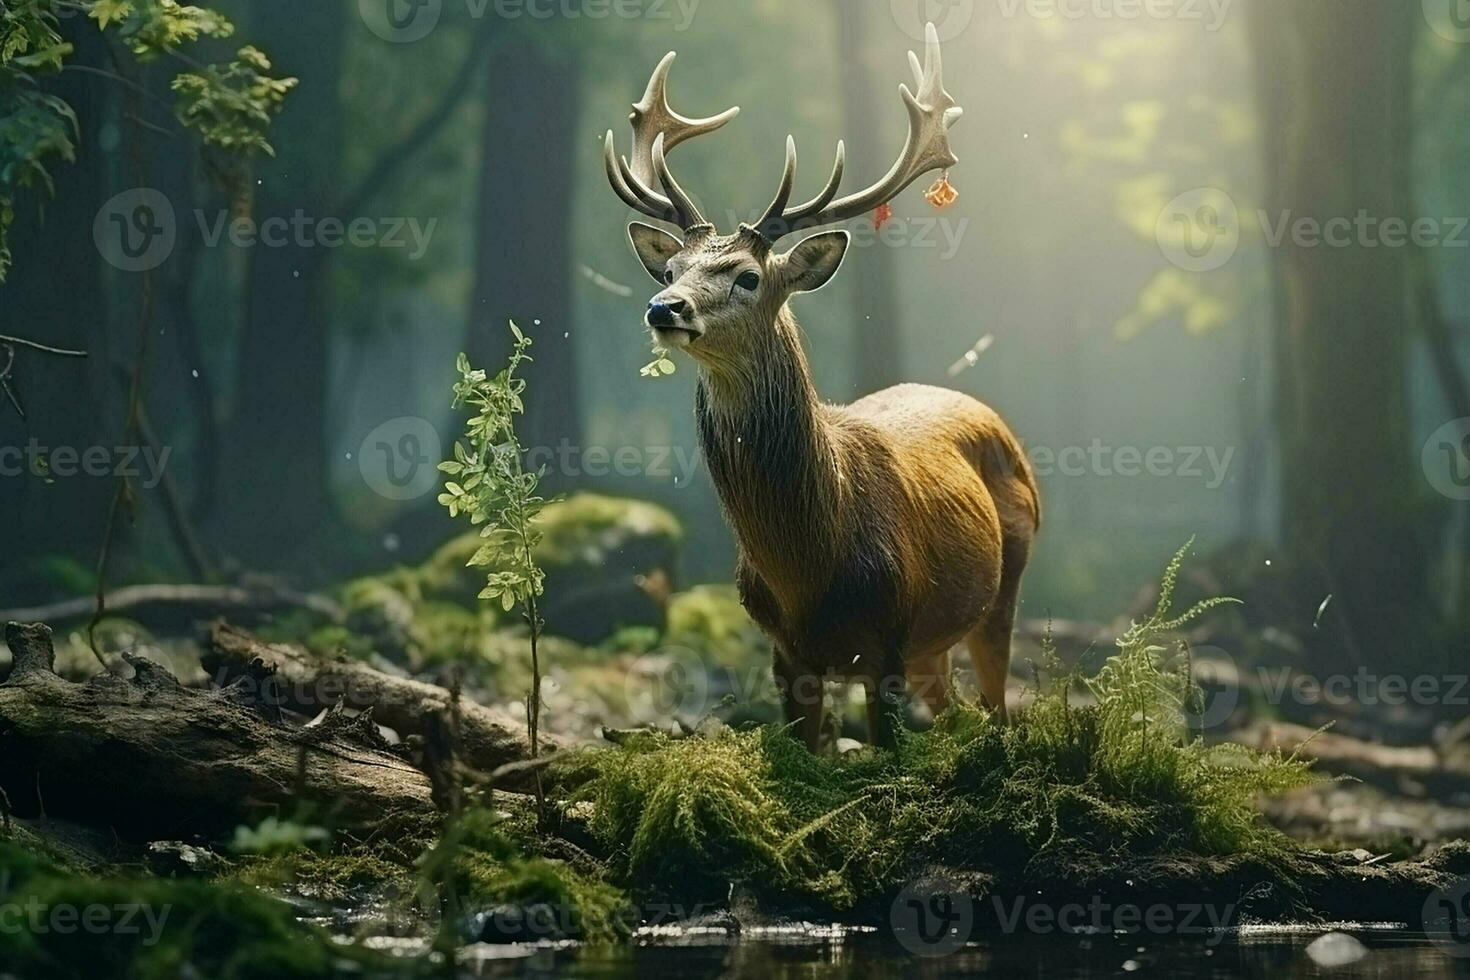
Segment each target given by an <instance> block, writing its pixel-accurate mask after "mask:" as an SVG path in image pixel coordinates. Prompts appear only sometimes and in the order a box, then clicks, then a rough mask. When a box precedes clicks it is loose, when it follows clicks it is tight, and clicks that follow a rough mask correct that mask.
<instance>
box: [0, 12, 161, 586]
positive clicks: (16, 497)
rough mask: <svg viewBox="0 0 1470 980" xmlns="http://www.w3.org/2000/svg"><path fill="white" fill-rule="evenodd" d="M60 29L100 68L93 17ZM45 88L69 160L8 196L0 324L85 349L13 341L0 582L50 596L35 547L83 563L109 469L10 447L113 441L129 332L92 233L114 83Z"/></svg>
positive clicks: (4, 415) (2, 435)
mask: <svg viewBox="0 0 1470 980" xmlns="http://www.w3.org/2000/svg"><path fill="white" fill-rule="evenodd" d="M62 30H63V33H64V35H65V39H66V40H67V41H69V42H70V43H72V44H74V45H75V46H76V55H75V57H74V58H73V59H71V60H73V61H74V63H76V64H79V65H87V66H89V67H93V68H107V69H109V70H110V69H111V65H110V64H109V63H108V59H107V54H106V51H105V49H104V46H103V44H102V40H101V38H100V36H99V35H98V33H97V31H96V29H95V25H94V24H93V23H92V22H90V21H87V20H86V19H85V18H81V17H71V18H65V19H63V20H62ZM46 90H47V91H48V92H51V93H54V94H55V95H58V96H60V97H61V98H62V99H64V100H65V101H66V102H67V103H68V104H69V105H70V106H71V107H72V108H73V109H74V110H75V111H76V114H77V119H78V123H79V126H80V133H79V134H78V139H77V154H76V162H75V163H66V162H55V163H53V165H52V167H51V173H52V175H53V177H54V178H55V182H56V194H55V196H54V198H51V199H47V198H46V197H45V196H44V195H42V194H41V193H40V192H23V193H22V194H20V195H19V196H18V197H17V199H16V202H15V204H16V207H15V212H16V216H15V225H14V227H13V228H12V229H11V236H10V240H11V247H12V250H13V252H14V254H15V265H14V267H13V268H12V269H11V270H10V274H9V277H8V279H7V281H6V282H5V283H4V285H0V333H4V334H9V335H11V336H18V337H24V338H27V339H29V340H34V341H37V342H40V343H45V344H50V345H52V346H56V347H65V348H72V349H85V350H88V351H90V352H91V355H92V356H91V357H90V358H88V359H87V360H77V359H73V358H61V357H51V356H47V355H43V354H40V353H37V352H33V351H25V350H22V351H20V352H19V353H18V356H17V360H16V364H15V370H14V377H15V383H16V386H17V388H18V390H19V392H20V395H21V397H22V399H23V401H24V404H25V408H26V412H27V414H28V416H29V418H27V419H21V418H20V417H19V416H18V415H17V414H16V413H15V411H14V410H13V409H12V408H11V406H10V405H9V403H8V402H6V401H4V400H3V399H0V453H3V454H4V455H3V457H0V465H3V473H0V541H3V543H4V544H3V549H4V558H3V561H0V565H3V566H4V567H3V569H0V589H3V590H4V594H5V597H6V599H7V600H8V601H9V602H29V601H40V600H44V599H47V598H51V597H52V596H51V595H50V594H49V591H48V588H47V586H46V584H45V583H44V582H43V581H42V576H41V575H40V574H39V567H38V565H39V562H40V560H41V559H42V558H44V557H46V556H50V555H65V556H66V557H67V558H70V559H73V560H74V561H75V562H76V566H77V571H78V572H81V571H82V569H83V568H86V569H88V570H89V569H90V567H91V564H92V562H93V560H94V558H95V556H96V554H97V548H98V546H99V545H100V544H101V541H102V525H103V522H104V520H105V518H106V516H107V505H108V500H109V498H110V496H111V494H112V490H113V483H112V481H111V480H110V479H106V478H102V477H98V476H87V475H80V474H79V473H78V474H73V475H70V476H62V475H61V474H59V473H57V474H55V475H53V476H52V477H50V478H49V479H48V477H47V476H46V474H45V473H44V472H41V473H38V472H33V471H32V470H31V465H30V460H29V459H27V458H25V456H24V455H22V456H21V457H17V452H19V453H21V454H26V453H27V450H28V448H29V449H31V450H34V452H32V453H31V454H30V455H32V456H37V455H49V453H50V452H53V451H56V450H58V449H62V448H68V449H72V450H75V451H76V453H77V454H78V455H80V454H82V453H84V452H85V451H86V450H87V449H88V448H89V447H92V446H106V447H112V446H113V445H115V441H116V439H117V434H118V433H120V432H121V426H122V421H123V415H124V413H125V411H126V405H125V404H124V402H125V399H124V398H123V397H122V394H121V392H120V390H119V386H118V385H117V383H116V378H115V376H114V375H113V374H112V371H111V368H110V366H109V357H110V356H116V357H117V358H118V359H119V360H122V359H124V358H126V357H127V355H128V353H130V351H131V346H132V345H131V337H132V336H133V333H134V331H133V329H132V327H131V325H132V323H133V320H134V314H133V312H132V311H133V309H134V307H133V306H131V305H129V304H127V303H125V302H122V301H121V299H120V297H119V298H118V301H116V302H112V301H110V300H112V299H113V297H110V296H109V291H108V288H107V286H108V278H107V273H108V272H110V271H111V270H108V269H107V268H106V267H105V266H104V265H103V262H102V258H101V255H100V254H99V252H98V250H97V246H96V245H95V244H94V243H93V240H92V225H93V219H94V218H95V217H96V216H97V213H98V210H99V209H100V208H101V207H102V205H103V203H104V202H105V201H107V200H108V198H110V197H111V196H112V195H113V194H116V193H118V192H119V191H122V190H124V189H125V188H126V187H127V186H129V185H128V184H126V183H119V182H118V181H115V180H114V178H113V170H114V167H113V163H112V157H111V156H110V155H109V154H108V153H107V152H106V151H104V150H103V148H102V147H101V145H100V140H99V136H100V134H101V133H103V132H104V131H106V130H107V128H108V127H109V125H110V124H112V123H114V122H115V121H116V119H117V111H116V102H115V93H116V89H115V87H114V86H113V84H112V83H111V82H110V81H107V80H105V79H100V78H97V77H95V76H91V75H87V74H84V73H82V72H66V73H64V74H62V75H61V76H60V77H58V78H55V79H51V80H48V82H47V85H46ZM119 180H120V178H119ZM121 275H122V274H118V276H119V277H121ZM110 328H115V329H110ZM0 360H3V355H0ZM32 440H34V443H32Z"/></svg>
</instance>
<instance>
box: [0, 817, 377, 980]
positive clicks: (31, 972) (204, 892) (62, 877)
mask: <svg viewBox="0 0 1470 980" xmlns="http://www.w3.org/2000/svg"><path fill="white" fill-rule="evenodd" d="M0 880H3V881H4V885H5V887H4V890H3V892H0V907H3V908H5V910H6V912H7V914H8V915H9V916H10V918H11V920H12V924H13V922H14V921H15V920H17V919H25V921H27V922H29V921H30V919H29V918H28V917H29V916H31V915H32V912H31V911H30V910H40V911H38V912H35V913H34V914H35V915H38V916H40V918H39V920H37V921H39V922H41V923H42V927H41V928H31V927H29V926H27V927H22V928H21V929H19V930H15V929H9V928H7V929H4V930H0V963H4V964H5V967H6V969H7V970H10V971H14V972H17V973H19V974H20V975H24V976H38V977H39V976H77V977H100V976H117V977H121V976H128V977H139V978H144V980H150V978H158V980H165V978H167V980H173V978H176V977H179V976H186V975H191V974H192V975H198V976H207V977H211V978H218V980H234V978H238V980H247V978H261V980H265V978H272V980H274V978H294V977H303V978H304V977H327V976H334V975H337V974H340V973H347V972H351V973H354V974H356V975H369V976H373V975H387V974H389V973H399V972H402V970H403V965H402V964H392V963H390V962H389V961H387V960H386V959H383V958H382V957H380V956H378V955H376V954H373V953H370V952H367V951H365V950H362V949H359V948H355V947H349V946H341V945H339V944H336V943H333V942H332V941H331V940H330V939H329V938H328V937H327V936H326V934H325V933H322V932H320V931H319V930H316V929H314V928H311V927H308V926H304V925H301V924H299V923H298V922H297V921H296V919H295V916H294V914H293V911H292V909H291V908H290V906H288V905H286V904H285V903H283V902H280V901H277V900H276V899H273V898H270V897H268V896H266V895H264V894H262V893H261V892H259V891H257V890H255V889H253V888H250V887H248V886H246V885H238V884H231V883H210V882H203V881H196V880H168V879H160V878H143V877H139V878H124V877H116V878H96V877H90V876H84V875H72V874H66V873H63V872H61V871H58V870H57V869H55V868H54V867H52V866H51V865H49V864H47V863H46V862H44V861H43V860H41V859H40V858H37V857H35V856H34V855H32V854H30V853H27V852H26V851H23V850H21V849H19V848H17V847H15V846H14V845H11V844H8V843H3V842H0ZM100 909H105V910H106V912H105V913H104V912H102V911H92V912H90V913H89V912H88V910H100ZM128 909H142V910H143V911H137V912H133V913H131V914H130V915H129V918H128V919H127V920H126V922H125V920H124V919H123V915H124V914H127V913H125V912H124V911H119V910H128ZM59 910H71V911H70V912H61V911H59ZM58 912H59V914H60V915H61V916H63V918H53V913H58ZM87 914H91V915H93V916H94V917H97V918H96V919H95V920H94V921H101V917H102V916H103V915H104V914H105V915H106V917H107V918H106V921H108V922H109V923H111V925H112V926H113V928H109V929H107V930H98V929H86V928H80V927H78V926H77V925H75V923H77V922H79V921H85V920H83V919H80V918H78V917H80V916H84V915H87ZM68 915H70V916H71V918H70V919H67V918H65V916H68ZM67 921H71V922H72V923H73V925H72V926H71V927H70V928H68V929H67V930H66V931H62V930H61V929H59V928H57V927H56V925H55V923H58V922H59V923H62V924H63V925H64V924H65V923H66V922H67ZM124 925H126V928H123V926H124Z"/></svg>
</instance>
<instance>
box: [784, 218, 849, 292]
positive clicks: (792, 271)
mask: <svg viewBox="0 0 1470 980" xmlns="http://www.w3.org/2000/svg"><path fill="white" fill-rule="evenodd" d="M851 242H852V236H851V235H849V234H848V233H847V232H845V231H828V232H823V233H822V234H820V235H813V236H812V237H811V238H808V239H806V240H805V241H803V242H798V243H797V244H796V246H795V247H794V248H792V249H791V251H789V252H787V253H786V254H785V255H783V256H782V257H781V266H782V270H783V275H784V277H785V280H786V289H787V291H789V292H793V293H811V292H815V291H817V290H818V289H821V288H822V287H823V286H825V285H827V283H829V282H831V281H832V277H833V276H835V275H837V270H838V269H839V268H840V267H841V266H842V259H843V258H844V257H845V256H846V255H847V246H848V245H849V244H851Z"/></svg>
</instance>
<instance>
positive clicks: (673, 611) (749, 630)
mask: <svg viewBox="0 0 1470 980" xmlns="http://www.w3.org/2000/svg"><path fill="white" fill-rule="evenodd" d="M665 642H666V644H667V645H669V646H678V647H685V648H688V649H690V650H693V651H695V652H696V653H699V654H702V655H704V656H705V657H707V658H708V660H709V662H711V663H713V664H717V665H719V666H721V667H729V668H732V669H741V668H746V667H750V666H753V665H756V664H764V663H766V662H768V661H769V660H770V649H771V644H770V641H769V640H767V639H766V638H765V637H764V636H763V635H762V633H761V631H760V627H758V626H756V625H755V623H754V622H753V621H752V620H751V618H750V616H749V615H748V614H747V613H746V612H745V608H744V607H743V606H742V605H740V596H739V593H738V592H736V590H735V587H734V586H730V585H701V586H697V587H695V588H693V589H690V590H689V591H688V592H681V593H679V594H678V595H676V596H674V597H673V598H672V599H670V600H669V628H668V633H667V635H666V637H665Z"/></svg>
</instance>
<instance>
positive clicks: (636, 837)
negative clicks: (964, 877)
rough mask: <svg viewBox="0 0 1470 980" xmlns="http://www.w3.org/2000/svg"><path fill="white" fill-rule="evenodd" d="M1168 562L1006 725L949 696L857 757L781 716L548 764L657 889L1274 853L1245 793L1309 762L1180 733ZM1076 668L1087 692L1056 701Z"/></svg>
mask: <svg viewBox="0 0 1470 980" xmlns="http://www.w3.org/2000/svg"><path fill="white" fill-rule="evenodd" d="M1181 556H1182V552H1181ZM1179 561H1180V558H1176V560H1175V563H1174V564H1172V565H1171V566H1170V569H1169V572H1168V574H1167V575H1166V579H1165V589H1164V597H1163V600H1162V601H1161V602H1160V605H1159V608H1158V610H1157V612H1156V614H1155V615H1154V616H1153V617H1151V618H1149V619H1148V620H1147V621H1146V622H1144V623H1143V624H1140V625H1139V626H1137V627H1135V628H1134V629H1133V630H1131V631H1130V632H1129V634H1128V635H1127V636H1125V637H1124V638H1123V639H1122V640H1120V650H1119V652H1118V654H1117V655H1116V656H1115V657H1114V658H1113V659H1112V660H1110V661H1109V662H1108V663H1107V664H1106V665H1105V666H1104V668H1103V669H1102V671H1100V672H1099V673H1098V674H1097V675H1096V676H1095V677H1091V678H1087V679H1085V680H1084V679H1081V678H1078V677H1075V676H1073V675H1071V674H1066V673H1063V674H1061V675H1060V676H1058V677H1056V678H1055V679H1054V680H1053V681H1052V682H1051V683H1048V684H1046V685H1045V689H1044V690H1041V691H1038V692H1037V694H1036V698H1035V701H1034V703H1033V704H1032V705H1031V707H1030V708H1029V709H1027V710H1026V711H1025V712H1024V713H1023V714H1022V715H1021V716H1020V717H1019V718H1018V719H1017V720H1016V721H1015V722H1014V723H1013V724H1010V725H1004V724H1000V723H998V722H996V721H995V720H994V719H993V718H992V717H991V716H990V715H989V714H988V713H987V712H985V711H984V710H982V709H980V708H978V707H975V706H971V705H967V704H963V703H961V704H959V705H957V706H956V707H954V708H953V709H951V710H950V711H949V712H947V713H945V714H944V715H943V716H941V717H940V718H939V720H938V722H937V723H936V725H935V726H934V728H933V729H932V730H930V731H928V732H924V733H909V734H906V736H905V737H903V738H902V739H901V741H900V745H899V748H898V751H897V752H891V753H890V752H883V753H879V752H871V753H866V754H863V755H860V756H858V757H856V758H852V759H832V758H823V757H817V756H813V755H811V754H810V753H808V752H807V751H806V749H805V747H804V746H802V745H800V744H799V743H798V742H797V741H796V740H795V739H794V738H793V737H792V736H791V735H790V734H789V733H787V732H786V731H785V730H783V729H780V728H776V727H766V728H761V729H755V730H750V731H744V732H728V733H726V734H723V735H721V736H719V737H715V738H708V739H705V738H695V739H685V740H671V739H668V738H665V737H663V736H657V735H649V736H646V737H640V738H639V739H637V740H635V741H633V742H631V743H628V744H625V745H623V746H620V747H618V748H615V749H599V750H590V751H587V752H584V753H582V754H580V755H577V756H574V757H573V758H571V759H570V760H568V761H567V762H566V763H564V764H563V768H562V772H561V775H562V776H563V777H565V778H566V779H568V780H569V781H570V782H571V783H573V784H576V783H578V782H579V781H580V783H581V789H580V791H579V795H580V797H581V798H583V799H585V800H588V801H590V802H591V803H592V804H593V814H594V815H593V817H592V823H591V830H592V832H593V833H594V834H595V835H596V836H597V837H598V838H599V839H600V841H601V842H602V844H603V845H604V847H605V848H606V850H607V852H608V853H609V854H612V855H614V862H615V863H614V872H615V877H616V878H617V879H618V880H621V881H623V882H625V883H627V884H628V885H629V886H630V887H632V888H634V889H635V890H636V891H640V892H653V893H659V894H664V895H681V896H689V895H696V896H699V897H705V896H716V895H721V894H723V891H724V889H725V888H727V887H728V885H729V883H731V882H738V883H742V884H745V885H747V886H750V887H752V888H754V889H756V890H758V891H761V892H765V893H776V894H789V895H795V896H801V897H804V898H807V899H812V900H817V901H820V902H823V903H826V904H827V905H830V906H831V907H833V908H835V909H839V910H840V909H846V908H850V907H852V906H853V905H855V904H856V903H857V902H858V901H859V900H860V899H862V898H866V897H870V896H874V895H878V894H881V893H883V891H884V890H885V889H889V888H892V887H895V886H897V885H898V884H900V883H901V882H902V881H904V880H906V878H907V877H909V876H911V875H912V874H913V873H914V872H915V871H916V870H917V869H920V868H923V867H925V866H930V865H935V864H939V865H945V866H949V867H953V868H965V869H969V870H974V871H980V872H986V873H991V874H995V875H999V876H1011V877H1012V878H1013V879H1019V878H1022V877H1024V876H1025V874H1026V873H1027V871H1028V869H1030V868H1032V867H1033V866H1041V865H1045V866H1048V867H1051V868H1058V867H1061V868H1065V867H1066V866H1067V865H1068V864H1069V863H1076V862H1087V861H1094V860H1096V859H1098V858H1110V857H1116V858H1123V857H1140V856H1150V855H1152V856H1167V855H1200V856H1227V855H1229V856H1249V857H1253V858H1258V859H1261V860H1265V861H1270V860H1275V859H1278V858H1280V859H1285V858H1287V857H1288V856H1289V855H1290V854H1291V853H1292V851H1293V848H1294V846H1295V845H1293V844H1292V843H1291V842H1290V841H1289V840H1288V839H1287V838H1286V837H1284V836H1283V835H1281V834H1280V833H1278V832H1277V831H1275V830H1273V829H1271V828H1269V827H1268V826H1267V825H1266V824H1265V823H1264V821H1263V820H1262V818H1261V816H1260V813H1259V811H1258V809H1257V807H1256V799H1257V797H1258V796H1259V795H1260V794H1262V793H1272V792H1280V791H1285V790H1287V789H1291V788H1294V787H1298V786H1302V785H1306V784H1309V783H1311V782H1313V781H1314V779H1315V777H1314V776H1313V774H1312V772H1311V770H1310V768H1309V765H1308V764H1307V763H1304V762H1301V761H1298V760H1296V759H1294V758H1286V757H1283V756H1281V755H1279V754H1274V753H1273V754H1262V753H1257V752H1253V751H1250V750H1247V749H1244V748H1241V747H1239V746H1234V745H1222V746H1213V747H1211V746H1206V745H1205V744H1204V743H1203V742H1202V741H1200V740H1198V739H1197V738H1193V737H1191V733H1190V732H1189V730H1188V728H1187V725H1186V720H1187V718H1188V716H1189V712H1190V709H1191V707H1192V703H1191V702H1192V701H1193V699H1194V695H1195V688H1194V686H1193V684H1192V683H1191V681H1190V679H1189V676H1188V672H1187V662H1183V661H1180V660H1178V659H1172V660H1171V658H1170V657H1169V655H1168V649H1167V647H1165V646H1161V645H1160V643H1161V641H1162V640H1163V639H1164V638H1166V637H1167V636H1168V635H1169V634H1170V633H1171V631H1173V630H1177V629H1178V628H1180V627H1181V626H1182V625H1184V623H1186V622H1188V620H1189V619H1191V618H1193V616H1195V615H1198V614H1199V613H1201V612H1203V611H1205V608H1208V607H1202V608H1197V609H1195V610H1191V612H1190V613H1189V614H1186V615H1185V616H1183V617H1172V616H1171V615H1170V613H1169V606H1168V603H1169V598H1170V593H1171V591H1172V585H1173V581H1174V579H1175V577H1176V576H1177V573H1178V563H1179ZM1048 662H1049V663H1050V664H1051V665H1052V666H1053V667H1055V666H1056V664H1055V661H1054V658H1049V659H1048ZM1078 683H1081V684H1085V686H1086V687H1087V688H1088V690H1089V691H1090V693H1091V695H1092V700H1093V703H1091V704H1088V705H1085V706H1076V705H1073V704H1072V703H1071V702H1072V690H1073V688H1074V686H1076V685H1077V684H1078Z"/></svg>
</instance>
